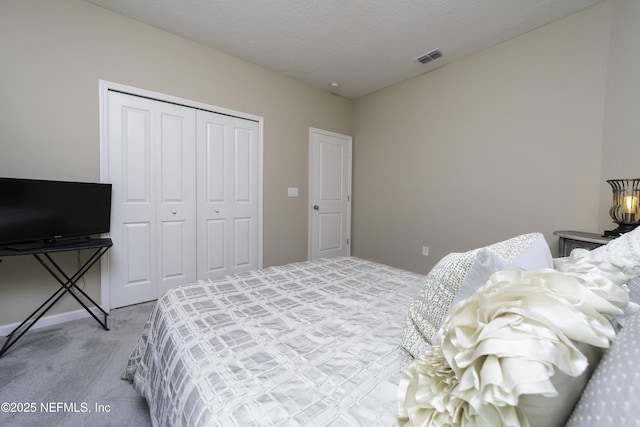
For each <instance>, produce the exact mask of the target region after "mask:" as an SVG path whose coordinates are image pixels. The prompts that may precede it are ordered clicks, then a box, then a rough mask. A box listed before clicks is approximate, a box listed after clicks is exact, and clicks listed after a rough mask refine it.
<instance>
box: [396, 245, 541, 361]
mask: <svg viewBox="0 0 640 427" xmlns="http://www.w3.org/2000/svg"><path fill="white" fill-rule="evenodd" d="M479 257H480V259H478V258H479ZM506 266H508V267H515V268H521V269H535V268H551V267H553V259H552V257H551V251H550V250H549V246H548V244H547V242H546V241H545V239H544V236H543V235H542V233H528V234H523V235H520V236H516V237H513V238H511V239H508V240H505V241H502V242H498V243H494V244H493V245H490V246H486V247H484V248H478V249H474V250H471V251H468V252H464V253H451V254H449V255H447V256H445V257H444V258H442V259H441V260H440V261H439V262H438V263H437V264H436V265H435V267H433V269H432V270H431V271H430V272H429V274H427V276H426V277H425V279H424V282H423V284H422V287H421V289H420V291H419V292H418V295H417V296H416V298H415V299H414V300H413V302H412V303H411V305H410V307H409V313H408V315H407V321H406V325H405V328H404V332H403V337H402V343H401V353H402V355H403V367H406V366H407V365H408V364H409V363H410V362H411V360H412V359H413V358H415V357H418V356H419V355H421V354H424V353H425V352H426V351H427V350H428V348H429V347H430V346H431V344H432V343H433V341H432V337H433V336H434V335H435V334H436V332H437V331H438V329H440V326H441V325H442V323H443V322H444V320H445V318H446V316H447V314H448V312H449V309H450V307H451V306H452V303H453V301H454V299H455V298H456V295H457V294H458V292H459V290H460V289H461V288H462V289H463V292H464V293H465V294H472V293H473V292H474V291H475V290H476V289H477V288H479V287H480V286H482V285H484V283H485V282H486V280H487V278H488V277H489V276H490V275H491V273H493V272H494V271H498V270H499V269H503V267H506Z"/></svg>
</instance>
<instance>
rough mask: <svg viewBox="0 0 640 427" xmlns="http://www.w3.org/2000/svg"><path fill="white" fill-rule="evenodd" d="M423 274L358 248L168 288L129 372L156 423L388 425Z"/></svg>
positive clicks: (191, 424) (193, 424)
mask: <svg viewBox="0 0 640 427" xmlns="http://www.w3.org/2000/svg"><path fill="white" fill-rule="evenodd" d="M423 278H424V276H422V275H418V274H414V273H410V272H406V271H402V270H398V269H395V268H392V267H388V266H385V265H381V264H377V263H373V262H369V261H364V260H361V259H358V258H350V257H347V258H337V259H324V260H318V261H309V262H302V263H294V264H288V265H285V266H281V267H270V268H267V269H264V270H259V271H252V272H250V273H244V274H239V275H234V276H228V277H224V278H220V279H216V280H210V281H199V282H196V283H193V284H188V285H184V286H181V287H179V288H177V289H174V290H171V291H169V292H168V293H167V294H165V295H164V296H163V297H162V298H161V299H160V300H158V303H157V306H156V307H155V309H154V311H153V313H152V314H151V317H150V319H149V321H148V323H147V325H146V326H145V330H144V331H143V333H142V334H141V336H140V339H139V343H138V345H137V347H136V348H135V350H134V351H133V353H132V355H131V358H130V361H129V366H128V367H127V372H126V374H125V376H126V377H127V378H128V379H132V380H133V381H134V387H135V388H136V390H138V392H140V393H141V394H142V395H143V396H144V397H145V398H146V399H147V402H148V404H149V408H150V412H151V418H152V421H153V424H154V425H156V426H218V425H219V426H225V427H227V426H243V427H247V426H258V425H259V426H302V425H304V426H328V425H335V426H390V425H393V424H394V422H395V419H396V414H397V409H396V408H397V404H396V394H397V384H398V382H399V378H400V352H399V350H398V347H399V345H400V340H401V337H402V328H403V327H404V321H405V319H406V315H407V309H408V306H409V303H410V302H411V300H412V299H413V297H414V296H415V294H416V293H417V291H418V288H419V285H420V283H421V281H422V279H423Z"/></svg>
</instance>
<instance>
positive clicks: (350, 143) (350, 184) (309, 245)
mask: <svg viewBox="0 0 640 427" xmlns="http://www.w3.org/2000/svg"><path fill="white" fill-rule="evenodd" d="M318 133H319V134H323V135H327V136H331V137H333V138H338V139H343V140H344V141H345V142H346V143H347V145H348V148H349V161H348V162H347V164H346V165H345V167H346V168H347V171H346V172H347V180H348V182H347V187H348V191H347V192H348V193H349V194H348V195H347V197H348V200H347V232H346V234H347V238H348V239H349V244H348V245H347V256H351V243H352V242H351V205H352V199H353V176H352V175H353V137H351V136H349V135H344V134H341V133H336V132H331V131H328V130H324V129H318V128H313V127H310V128H309V190H308V193H309V201H308V202H309V203H308V208H307V209H308V212H309V219H308V221H309V225H308V231H307V259H309V260H310V259H311V253H312V250H313V243H312V238H311V237H312V233H313V228H312V227H313V208H312V205H313V203H314V201H313V200H312V197H313V194H312V192H313V174H314V173H315V172H316V171H315V170H314V167H313V135H314V134H318Z"/></svg>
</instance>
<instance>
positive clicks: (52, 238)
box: [0, 178, 111, 250]
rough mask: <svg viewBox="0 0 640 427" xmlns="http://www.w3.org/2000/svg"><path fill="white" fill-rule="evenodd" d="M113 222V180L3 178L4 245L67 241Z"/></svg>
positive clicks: (0, 235)
mask: <svg viewBox="0 0 640 427" xmlns="http://www.w3.org/2000/svg"><path fill="white" fill-rule="evenodd" d="M110 223H111V184H102V183H89V182H70V181H46V180H37V179H20V178H0V247H4V248H9V249H18V250H19V249H21V248H25V247H37V245H38V243H39V242H41V243H42V244H43V246H44V245H46V244H55V242H62V243H63V242H64V241H65V240H67V241H68V240H69V238H79V237H81V236H90V235H94V234H100V233H107V232H109V227H110ZM60 239H63V240H60ZM27 243H34V245H31V246H30V245H28V244H27Z"/></svg>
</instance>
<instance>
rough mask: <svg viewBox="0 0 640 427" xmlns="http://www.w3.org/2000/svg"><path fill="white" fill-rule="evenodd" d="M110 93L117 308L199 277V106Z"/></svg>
mask: <svg viewBox="0 0 640 427" xmlns="http://www.w3.org/2000/svg"><path fill="white" fill-rule="evenodd" d="M108 96H109V177H110V181H111V183H112V191H113V203H112V221H111V223H112V225H111V239H112V240H113V243H114V245H113V248H112V249H111V250H110V261H109V276H110V299H111V307H113V308H115V307H121V306H124V305H131V304H136V303H139V302H144V301H150V300H154V299H157V298H158V297H159V296H160V295H162V293H164V292H165V291H166V290H167V289H169V288H171V287H174V286H177V285H180V284H182V283H186V282H189V281H193V280H195V276H196V274H195V273H196V256H195V243H194V242H195V230H196V229H195V227H196V217H195V214H196V211H195V196H196V194H195V145H196V144H195V110H194V109H191V108H187V107H182V106H177V105H173V104H168V103H164V102H160V101H154V100H151V99H147V98H141V97H136V96H132V95H126V94H122V93H117V92H109V95H108Z"/></svg>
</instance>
